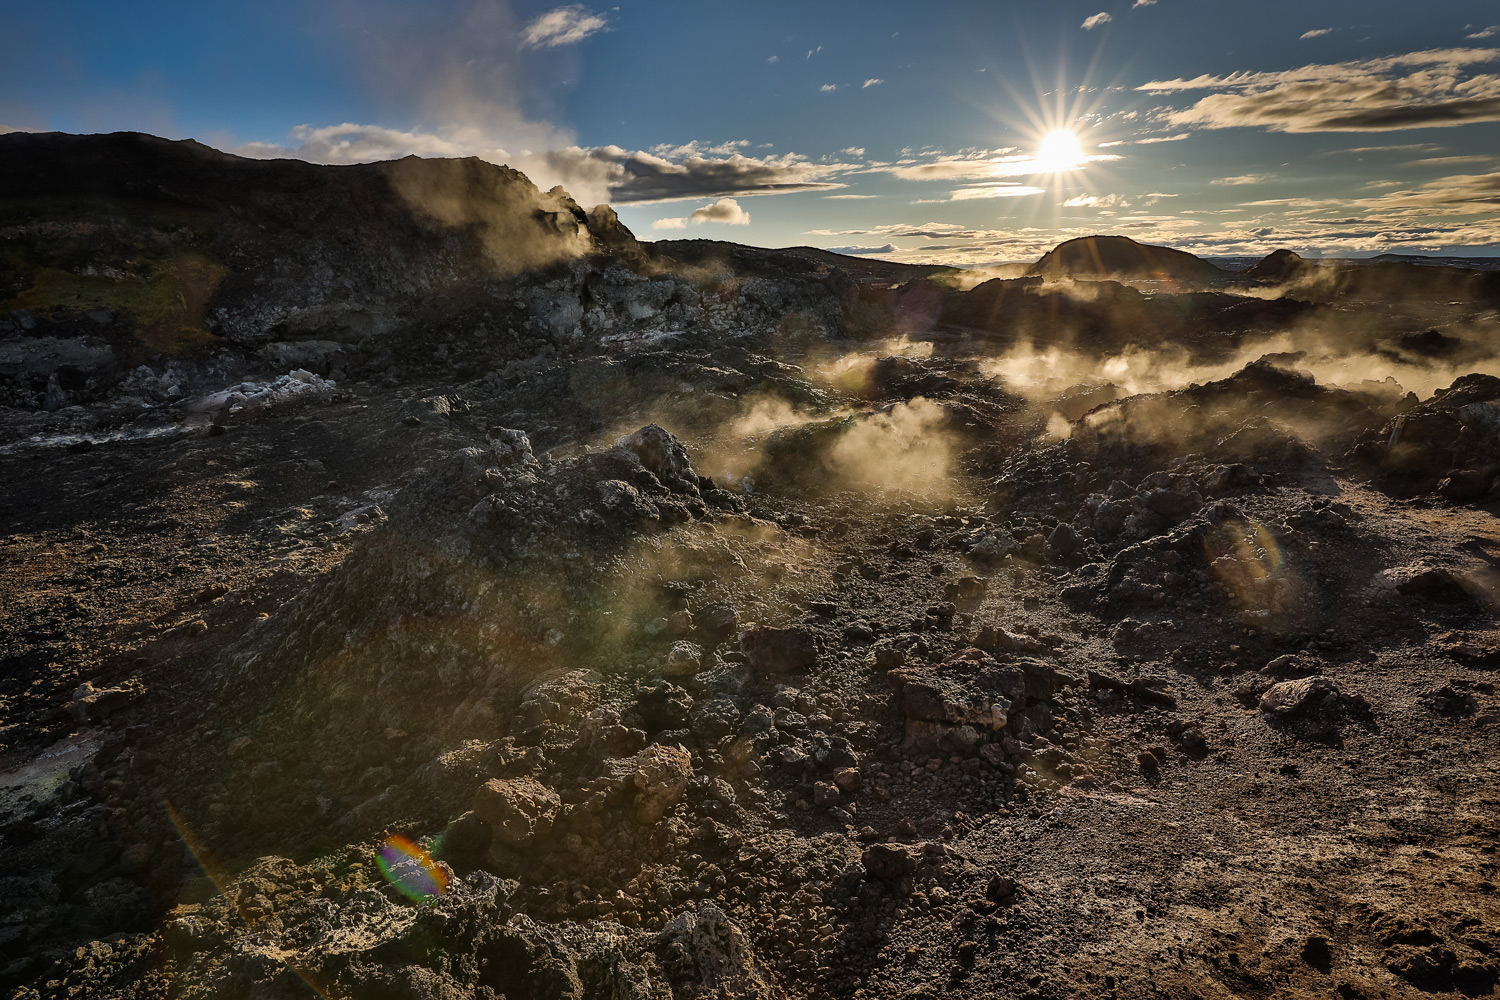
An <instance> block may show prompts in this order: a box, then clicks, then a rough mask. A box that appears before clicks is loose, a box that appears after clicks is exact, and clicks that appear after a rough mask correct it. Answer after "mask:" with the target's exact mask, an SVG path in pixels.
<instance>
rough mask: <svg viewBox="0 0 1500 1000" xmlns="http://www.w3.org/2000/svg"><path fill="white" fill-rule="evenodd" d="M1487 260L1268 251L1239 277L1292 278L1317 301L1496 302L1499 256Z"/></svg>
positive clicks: (1303, 294) (1271, 280)
mask: <svg viewBox="0 0 1500 1000" xmlns="http://www.w3.org/2000/svg"><path fill="white" fill-rule="evenodd" d="M1490 260H1491V258H1477V259H1471V258H1465V257H1422V256H1419V255H1416V254H1395V253H1387V254H1380V255H1379V256H1377V257H1365V258H1347V257H1345V258H1329V257H1325V258H1320V259H1318V260H1308V259H1307V258H1305V257H1301V256H1299V255H1297V254H1295V253H1293V252H1292V251H1290V250H1273V251H1272V252H1270V253H1268V254H1267V255H1266V256H1265V257H1263V258H1261V259H1260V260H1259V261H1258V262H1256V263H1255V265H1254V266H1252V267H1250V268H1249V269H1247V270H1245V271H1244V272H1242V274H1241V275H1240V276H1241V277H1244V278H1249V279H1251V280H1253V281H1259V282H1266V283H1268V284H1283V283H1288V282H1294V281H1295V282H1297V287H1296V294H1297V295H1298V296H1299V297H1302V298H1311V299H1314V300H1323V301H1326V300H1330V299H1333V298H1337V297H1340V296H1353V297H1358V298H1365V299H1373V300H1382V301H1393V300H1397V299H1412V298H1418V299H1428V300H1467V301H1473V302H1488V303H1500V260H1496V261H1495V262H1494V263H1489V262H1490Z"/></svg>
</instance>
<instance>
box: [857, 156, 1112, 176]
mask: <svg viewBox="0 0 1500 1000" xmlns="http://www.w3.org/2000/svg"><path fill="white" fill-rule="evenodd" d="M1118 159H1120V157H1119V156H1116V155H1114V154H1112V153H1095V154H1093V155H1092V156H1084V157H1082V158H1080V159H1079V161H1078V162H1079V164H1080V165H1083V164H1088V163H1107V162H1110V161H1113V160H1118ZM878 169H879V170H880V171H881V172H883V173H888V174H891V175H892V176H894V177H899V178H901V179H902V180H904V181H984V180H997V179H1000V178H1004V177H1030V176H1033V175H1035V174H1040V173H1045V172H1046V168H1045V167H1044V166H1043V165H1042V163H1041V162H1040V161H1039V160H1037V158H1036V157H1034V156H1028V155H1026V154H1009V155H1005V156H992V155H989V154H974V155H968V156H946V157H943V158H940V159H936V160H930V161H928V162H926V163H902V164H897V165H896V166H893V167H881V168H878Z"/></svg>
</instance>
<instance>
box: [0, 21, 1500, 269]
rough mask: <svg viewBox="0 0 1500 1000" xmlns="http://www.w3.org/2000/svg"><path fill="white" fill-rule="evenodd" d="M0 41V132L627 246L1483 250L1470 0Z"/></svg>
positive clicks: (112, 26)
mask: <svg viewBox="0 0 1500 1000" xmlns="http://www.w3.org/2000/svg"><path fill="white" fill-rule="evenodd" d="M0 30H4V32H5V34H6V36H7V38H8V39H9V44H8V45H7V59H6V60H5V61H4V63H3V64H0V126H4V127H8V128H24V129H60V130H65V131H89V132H93V131H110V130H115V129H138V130H141V131H148V132H154V133H156V134H159V135H166V136H170V137H173V138H181V137H193V138H197V139H200V140H202V141H204V142H207V143H209V144H211V145H214V146H217V147H219V148H222V149H227V150H231V151H234V152H239V153H242V154H244V155H254V156H301V157H303V158H306V159H312V160H317V161H321V162H331V163H344V162H355V161H361V160H371V159H383V158H388V157H391V156H400V155H404V154H406V153H418V154H420V155H470V154H472V155H481V156H485V157H487V158H490V159H493V160H496V161H497V162H507V163H510V164H511V165H513V166H516V167H518V168H519V169H521V170H524V171H525V172H526V173H527V174H528V175H530V176H531V177H532V178H533V179H534V180H536V181H537V182H538V184H540V185H541V186H543V187H550V186H551V185H552V184H555V183H561V184H563V186H564V187H566V188H567V189H568V190H569V191H571V192H572V193H574V194H575V196H576V197H578V199H579V200H580V201H582V202H584V203H585V204H586V205H591V204H593V203H594V202H597V201H603V200H609V201H611V202H612V203H613V204H615V206H616V207H617V209H618V210H619V211H620V214H621V217H622V218H623V219H624V220H625V222H626V223H627V224H628V225H629V226H630V227H631V228H632V229H634V230H635V231H636V232H637V233H638V234H639V235H641V236H642V237H644V238H678V237H703V238H713V239H727V240H734V241H736V242H742V243H752V244H759V245H765V246H785V245H797V244H811V245H814V246H824V247H838V248H846V249H849V250H854V251H856V252H880V253H882V254H883V255H886V256H889V257H890V258H891V259H899V260H931V261H939V262H945V263H955V264H984V263H993V262H1002V261H1010V260H1024V259H1031V258H1034V257H1035V256H1037V255H1038V254H1039V253H1040V252H1042V251H1043V250H1045V249H1047V248H1048V247H1050V246H1051V245H1053V244H1055V243H1057V242H1059V241H1060V240H1062V239H1066V238H1068V237H1070V236H1076V235H1082V234H1085V233H1090V232H1114V233H1120V234H1123V235H1129V236H1133V237H1135V238H1137V239H1141V240H1143V241H1146V242H1157V243H1165V244H1169V245H1173V246H1179V247H1183V248H1184V249H1188V250H1192V251H1194V252H1198V253H1205V254H1230V253H1235V254H1239V253H1262V252H1266V251H1268V250H1271V249H1274V248H1276V247H1282V246H1285V247H1290V248H1291V249H1295V250H1298V251H1299V252H1303V253H1308V254H1320V253H1321V254H1347V253H1364V252H1382V251H1392V250H1394V251H1408V252H1452V251H1467V250H1472V249H1473V248H1488V249H1490V250H1492V251H1493V250H1494V248H1496V247H1497V245H1500V223H1497V222H1496V221H1495V219H1496V216H1497V212H1496V208H1497V207H1500V156H1497V154H1496V151H1500V6H1497V5H1496V4H1494V3H1493V2H1475V0H1469V2H1451V0H1449V2H1443V0H1427V2H1425V3H1423V4H1421V5H1416V4H1409V3H1389V2H1370V0H1365V2H1360V3H1350V2H1340V0H1317V2H1312V3H1309V2H1307V0H1301V2H1295V3H1293V2H1280V0H1258V2H1256V3H1254V4H1231V3H1223V2H1217V0H1155V2H1150V0H1090V2H1088V3H1073V2H1066V0H1063V2H1048V3H1037V2H1034V0H1030V2H1024V3H1012V2H1003V0H988V2H930V3H926V4H913V3H910V2H903V3H882V2H871V0H862V2H849V3H842V2H840V3H834V2H823V3H802V2H799V3H782V2H770V0H758V2H755V3H731V2H722V3H720V2H713V3H709V2H649V3H647V2H641V3H629V2H622V3H620V4H619V5H618V6H615V5H603V4H569V5H562V6H559V5H557V4H555V3H553V4H546V3H531V2H528V3H523V2H520V0H516V2H513V3H508V4H507V3H503V2H500V0H433V2H428V3H421V4H416V3H403V2H398V0H362V2H356V0H322V2H317V3H307V2H302V3H290V2H283V0H260V2H257V3H254V4H250V3H227V2H226V3H220V4H203V3H201V2H194V3H188V2H154V3H153V2H138V3H136V4H130V5H122V4H117V3H101V2H84V0H52V2H49V3H47V4H41V5H38V4H25V5H23V4H20V3H16V2H13V0H0ZM1054 133H1060V134H1061V136H1062V137H1061V138H1059V136H1058V135H1057V134H1054ZM1049 135H1050V136H1051V137H1050V138H1049ZM1043 144H1045V148H1046V150H1047V152H1046V155H1042V156H1039V155H1038V150H1039V149H1041V148H1042V147H1043Z"/></svg>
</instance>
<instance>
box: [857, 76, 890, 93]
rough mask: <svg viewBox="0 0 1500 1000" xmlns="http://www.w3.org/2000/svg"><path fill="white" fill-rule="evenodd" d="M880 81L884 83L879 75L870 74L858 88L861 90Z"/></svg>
mask: <svg viewBox="0 0 1500 1000" xmlns="http://www.w3.org/2000/svg"><path fill="white" fill-rule="evenodd" d="M882 83H885V81H884V80H882V79H881V78H880V77H878V76H872V77H870V78H869V79H868V80H866V81H865V82H864V84H863V86H861V87H860V89H861V90H863V89H864V88H865V87H874V86H877V85H879V84H882Z"/></svg>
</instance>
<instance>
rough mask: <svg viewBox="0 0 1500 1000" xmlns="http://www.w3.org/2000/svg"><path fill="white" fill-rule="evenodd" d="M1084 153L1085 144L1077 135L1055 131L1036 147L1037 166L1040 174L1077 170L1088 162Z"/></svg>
mask: <svg viewBox="0 0 1500 1000" xmlns="http://www.w3.org/2000/svg"><path fill="white" fill-rule="evenodd" d="M1087 159H1088V158H1087V157H1086V156H1084V153H1083V143H1081V142H1079V141H1078V135H1077V133H1075V132H1073V131H1072V130H1070V129H1065V128H1059V129H1053V130H1052V131H1051V132H1048V133H1047V134H1046V135H1044V136H1042V141H1041V142H1039V143H1038V144H1037V147H1036V166H1037V170H1038V172H1043V173H1058V172H1061V171H1064V170H1076V169H1077V168H1079V167H1081V166H1083V164H1084V163H1085V162H1086V161H1087Z"/></svg>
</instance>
